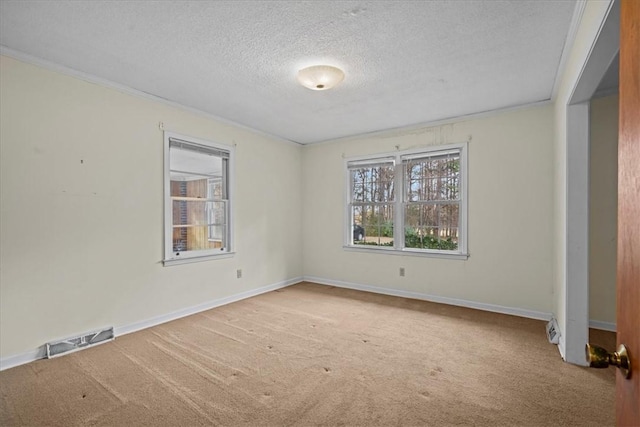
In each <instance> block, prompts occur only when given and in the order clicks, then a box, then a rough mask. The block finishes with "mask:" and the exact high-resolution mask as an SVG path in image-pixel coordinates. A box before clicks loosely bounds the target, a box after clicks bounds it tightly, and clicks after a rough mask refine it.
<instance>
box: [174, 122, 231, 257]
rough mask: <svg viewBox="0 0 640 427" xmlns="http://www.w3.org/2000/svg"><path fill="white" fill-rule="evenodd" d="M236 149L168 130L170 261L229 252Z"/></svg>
mask: <svg viewBox="0 0 640 427" xmlns="http://www.w3.org/2000/svg"><path fill="white" fill-rule="evenodd" d="M232 153H233V148H232V147H228V146H224V145H221V144H214V143H211V142H209V141H203V140H199V139H195V138H190V137H186V136H182V135H177V134H173V133H170V132H165V265H166V264H171V263H180V262H184V261H185V260H186V261H196V260H200V259H207V258H210V257H214V256H217V255H221V254H225V253H229V252H230V249H231V248H230V247H231V199H230V192H231V191H230V188H231V185H230V169H231V160H232Z"/></svg>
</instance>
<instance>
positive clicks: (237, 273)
mask: <svg viewBox="0 0 640 427" xmlns="http://www.w3.org/2000/svg"><path fill="white" fill-rule="evenodd" d="M236 276H237V277H238V279H241V278H242V270H241V269H237V270H236Z"/></svg>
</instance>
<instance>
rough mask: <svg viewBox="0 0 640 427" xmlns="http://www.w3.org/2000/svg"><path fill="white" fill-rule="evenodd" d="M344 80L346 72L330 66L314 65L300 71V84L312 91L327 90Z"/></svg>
mask: <svg viewBox="0 0 640 427" xmlns="http://www.w3.org/2000/svg"><path fill="white" fill-rule="evenodd" d="M342 80H344V72H343V71H342V70H341V69H340V68H336V67H332V66H330V65H314V66H312V67H307V68H303V69H302V70H300V71H298V81H299V82H300V84H301V85H302V86H304V87H306V88H309V89H311V90H327V89H331V88H332V87H334V86H336V85H337V84H338V83H340V82H341V81H342Z"/></svg>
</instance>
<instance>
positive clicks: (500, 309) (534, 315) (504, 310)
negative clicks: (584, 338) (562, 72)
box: [304, 276, 551, 321]
mask: <svg viewBox="0 0 640 427" xmlns="http://www.w3.org/2000/svg"><path fill="white" fill-rule="evenodd" d="M304 280H305V281H306V282H313V283H318V284H321V285H329V286H336V287H339V288H347V289H354V290H358V291H365V292H373V293H376V294H383V295H391V296H396V297H404V298H411V299H419V300H424V301H430V302H437V303H441V304H448V305H456V306H459V307H467V308H474V309H477V310H483V311H491V312H494V313H501V314H510V315H513V316H520V317H526V318H529V319H536V320H546V321H549V320H551V313H545V312H543V311H535V310H527V309H524V308H517V307H505V306H502V305H495V304H487V303H483V302H476V301H469V300H463V299H458V298H449V297H442V296H438V295H429V294H423V293H419V292H412V291H403V290H399V289H390V288H379V287H376V286H369V285H362V284H359V283H351V282H343V281H341V280H332V279H325V278H322V277H313V276H304Z"/></svg>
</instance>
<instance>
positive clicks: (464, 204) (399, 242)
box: [342, 142, 469, 260]
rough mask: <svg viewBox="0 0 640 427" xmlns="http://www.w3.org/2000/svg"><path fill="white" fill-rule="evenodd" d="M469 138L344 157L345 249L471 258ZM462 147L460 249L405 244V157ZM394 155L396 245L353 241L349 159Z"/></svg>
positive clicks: (374, 158) (388, 253)
mask: <svg viewBox="0 0 640 427" xmlns="http://www.w3.org/2000/svg"><path fill="white" fill-rule="evenodd" d="M468 149H469V143H468V142H461V143H456V144H446V145H434V146H429V147H423V148H416V149H411V150H405V151H394V152H388V153H378V154H372V155H369V156H366V155H365V156H354V157H349V158H345V159H344V167H343V169H344V171H345V185H344V190H345V191H344V215H345V216H344V220H343V221H342V222H343V227H344V241H343V246H342V247H343V249H344V250H346V251H350V252H363V253H378V254H385V255H408V256H420V257H430V258H445V259H463V260H466V259H468V258H469V252H468V244H469V234H468V220H469V217H468V200H469V192H468V189H469V162H468ZM449 150H460V170H461V176H460V194H461V195H462V197H461V199H460V236H461V237H460V240H459V242H458V250H457V251H443V250H437V249H415V248H403V247H402V246H403V245H404V214H403V209H402V208H403V198H404V171H403V170H402V167H403V166H402V158H403V157H404V158H406V157H407V156H412V155H417V154H428V153H433V152H441V151H449ZM389 158H393V159H394V165H395V166H394V167H395V173H394V177H395V178H394V186H395V189H396V192H395V194H396V200H395V201H394V227H393V230H394V232H393V247H384V246H364V245H353V244H352V243H351V239H352V236H353V229H352V227H353V224H351V223H350V221H351V211H350V209H349V203H350V201H351V191H352V190H351V178H350V175H351V174H350V173H349V163H353V162H358V161H362V162H365V161H375V160H377V159H380V160H383V159H389Z"/></svg>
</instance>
